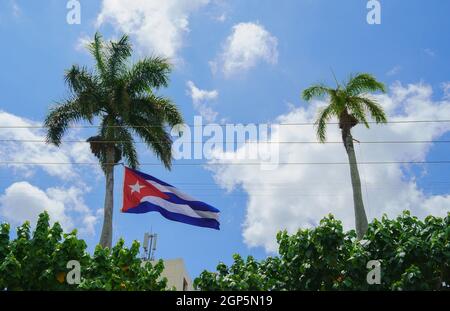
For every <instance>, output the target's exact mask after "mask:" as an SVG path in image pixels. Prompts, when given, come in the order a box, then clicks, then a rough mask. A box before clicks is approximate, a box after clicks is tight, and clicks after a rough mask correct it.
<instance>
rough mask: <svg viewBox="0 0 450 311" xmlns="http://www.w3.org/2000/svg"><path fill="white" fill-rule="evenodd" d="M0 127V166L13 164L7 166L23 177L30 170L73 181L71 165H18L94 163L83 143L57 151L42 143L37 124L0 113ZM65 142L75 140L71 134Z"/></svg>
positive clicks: (73, 167)
mask: <svg viewBox="0 0 450 311" xmlns="http://www.w3.org/2000/svg"><path fill="white" fill-rule="evenodd" d="M0 124H1V125H2V126H4V128H2V130H1V131H0V140H4V141H3V142H2V144H1V145H2V148H1V149H0V162H14V164H10V165H8V166H9V167H13V168H16V169H19V170H21V171H22V172H23V173H25V174H32V173H33V168H35V167H41V168H42V169H43V170H44V171H45V172H46V173H48V174H49V175H51V176H55V177H58V178H61V179H64V180H69V179H76V178H77V176H78V173H77V168H76V167H75V166H73V165H44V164H36V165H28V164H27V165H25V164H21V162H25V163H71V162H96V159H95V158H94V157H93V156H92V154H91V151H90V149H89V144H87V143H75V144H73V143H68V144H64V143H63V144H62V145H61V147H60V148H57V147H55V146H53V145H49V144H46V143H43V141H45V132H44V131H43V130H42V129H40V128H39V127H40V126H41V125H42V124H41V123H38V122H34V121H31V120H27V119H25V118H22V117H19V116H16V115H13V114H10V113H7V112H5V111H1V110H0ZM8 127H9V128H8ZM70 135H72V136H70ZM67 139H76V136H74V132H73V131H72V132H71V133H69V136H68V137H67Z"/></svg>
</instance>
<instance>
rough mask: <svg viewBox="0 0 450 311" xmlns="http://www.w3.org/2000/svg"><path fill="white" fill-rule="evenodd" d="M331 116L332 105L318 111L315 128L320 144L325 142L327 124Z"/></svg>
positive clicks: (332, 112)
mask: <svg viewBox="0 0 450 311" xmlns="http://www.w3.org/2000/svg"><path fill="white" fill-rule="evenodd" d="M333 115H334V111H333V106H332V105H328V106H326V107H325V108H322V109H321V110H320V111H319V116H318V117H317V121H316V123H315V124H316V126H317V130H316V134H317V138H318V139H319V141H320V142H322V143H324V142H325V141H326V140H327V123H328V121H330V119H331V118H332V117H333Z"/></svg>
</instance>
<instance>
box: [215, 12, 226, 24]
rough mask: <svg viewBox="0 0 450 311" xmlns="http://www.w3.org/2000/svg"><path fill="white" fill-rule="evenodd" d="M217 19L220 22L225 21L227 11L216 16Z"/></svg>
mask: <svg viewBox="0 0 450 311" xmlns="http://www.w3.org/2000/svg"><path fill="white" fill-rule="evenodd" d="M215 20H216V21H218V22H221V23H223V22H225V21H226V20H227V14H226V13H222V14H220V15H219V16H216V18H215Z"/></svg>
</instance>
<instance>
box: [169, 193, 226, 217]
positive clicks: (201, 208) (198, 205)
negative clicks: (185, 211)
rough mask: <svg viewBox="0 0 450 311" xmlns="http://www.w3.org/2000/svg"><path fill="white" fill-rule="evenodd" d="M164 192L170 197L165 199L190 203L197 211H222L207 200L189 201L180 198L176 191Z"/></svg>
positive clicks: (179, 202) (176, 202) (178, 202)
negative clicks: (206, 201)
mask: <svg viewBox="0 0 450 311" xmlns="http://www.w3.org/2000/svg"><path fill="white" fill-rule="evenodd" d="M164 193H165V194H167V196H168V197H169V198H168V199H165V200H166V201H169V202H172V203H175V204H186V205H189V206H190V207H191V208H192V209H194V210H197V211H207V212H214V213H220V211H219V210H218V209H217V208H215V207H212V206H211V205H209V204H206V203H205V202H201V201H187V200H184V199H182V198H180V197H179V196H177V195H176V194H175V193H172V192H164Z"/></svg>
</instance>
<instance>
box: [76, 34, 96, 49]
mask: <svg viewBox="0 0 450 311" xmlns="http://www.w3.org/2000/svg"><path fill="white" fill-rule="evenodd" d="M92 40H93V39H92V38H91V37H89V36H88V35H82V36H80V37H79V38H78V40H77V43H76V44H75V50H77V51H79V52H85V51H87V46H88V44H89V43H91V42H92Z"/></svg>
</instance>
